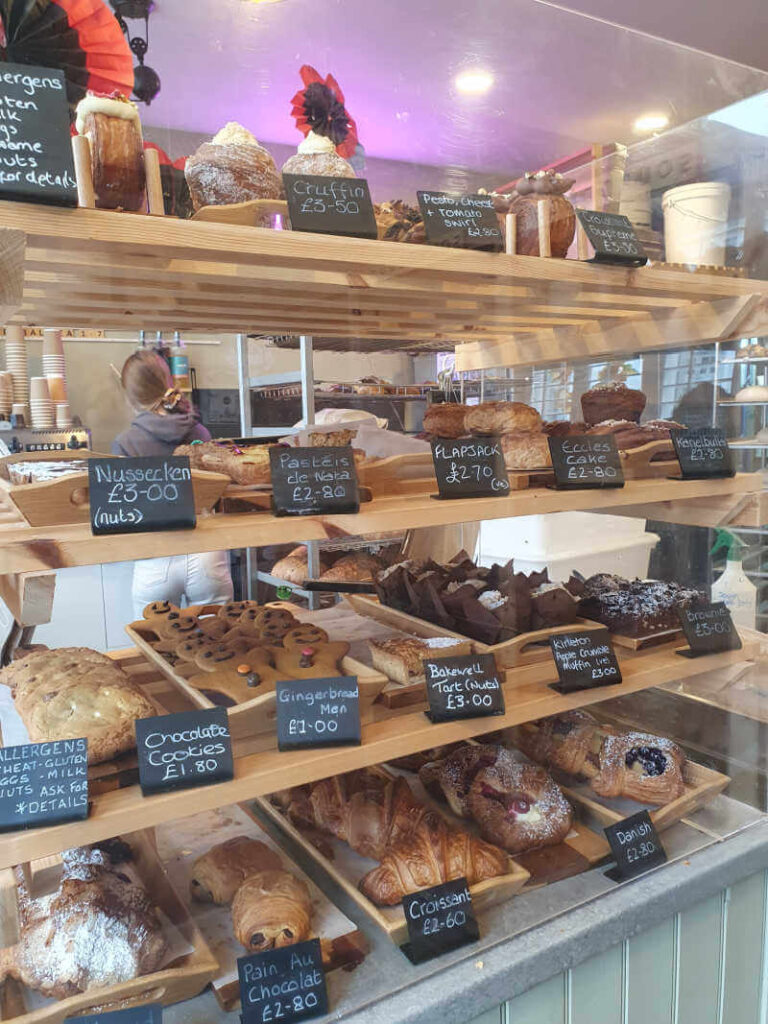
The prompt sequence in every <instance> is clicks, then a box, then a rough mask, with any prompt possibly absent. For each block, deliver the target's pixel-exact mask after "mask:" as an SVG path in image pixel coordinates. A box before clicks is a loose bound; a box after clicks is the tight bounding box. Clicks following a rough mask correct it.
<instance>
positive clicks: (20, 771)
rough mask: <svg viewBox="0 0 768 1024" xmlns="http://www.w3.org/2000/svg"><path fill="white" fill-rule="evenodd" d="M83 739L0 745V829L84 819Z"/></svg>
mask: <svg viewBox="0 0 768 1024" xmlns="http://www.w3.org/2000/svg"><path fill="white" fill-rule="evenodd" d="M87 772H88V741H87V740H86V739H75V740H54V741H53V742H51V743H23V744H21V745H20V746H17V747H0V832H15V831H16V829H22V828H40V827H41V826H43V825H58V824H60V823H61V822H64V821H82V820H83V819H84V818H87V817H88V774H87Z"/></svg>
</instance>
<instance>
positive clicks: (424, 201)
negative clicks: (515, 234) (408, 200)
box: [416, 192, 504, 252]
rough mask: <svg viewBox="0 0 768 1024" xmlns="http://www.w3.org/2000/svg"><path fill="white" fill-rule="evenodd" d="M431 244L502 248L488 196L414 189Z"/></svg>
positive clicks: (466, 247)
mask: <svg viewBox="0 0 768 1024" xmlns="http://www.w3.org/2000/svg"><path fill="white" fill-rule="evenodd" d="M416 196H417V198H418V200H419V207H420V208H421V215H422V217H423V218H424V230H425V233H426V236H427V242H429V244H430V245H448V246H452V247H455V248H458V249H484V250H487V251H488V252H501V250H502V249H503V248H504V238H503V236H502V233H501V229H500V227H499V219H498V217H497V216H496V211H495V209H494V207H493V199H491V197H490V196H480V195H473V196H451V195H448V193H447V192H417V193H416Z"/></svg>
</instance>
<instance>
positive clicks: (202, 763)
mask: <svg viewBox="0 0 768 1024" xmlns="http://www.w3.org/2000/svg"><path fill="white" fill-rule="evenodd" d="M135 726H136V752H137V754H138V757H139V782H140V784H141V790H142V792H143V794H144V796H151V795H152V794H153V793H162V792H163V791H164V790H174V789H188V788H190V787H192V786H208V785H211V784H212V783H214V782H227V781H228V780H229V779H231V778H233V776H234V763H233V761H232V741H231V739H230V736H229V719H228V718H227V712H226V710H225V708H201V709H200V710H199V711H180V712H178V713H177V714H174V715H155V716H154V717H152V718H137V719H136V722H135Z"/></svg>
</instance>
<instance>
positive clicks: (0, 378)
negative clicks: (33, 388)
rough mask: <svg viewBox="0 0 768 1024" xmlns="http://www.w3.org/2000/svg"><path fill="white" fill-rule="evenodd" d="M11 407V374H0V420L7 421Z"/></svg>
mask: <svg viewBox="0 0 768 1024" xmlns="http://www.w3.org/2000/svg"><path fill="white" fill-rule="evenodd" d="M12 406H13V374H12V373H10V372H9V371H8V370H4V371H2V372H0V419H3V420H7V419H8V417H9V416H10V415H11V408H12Z"/></svg>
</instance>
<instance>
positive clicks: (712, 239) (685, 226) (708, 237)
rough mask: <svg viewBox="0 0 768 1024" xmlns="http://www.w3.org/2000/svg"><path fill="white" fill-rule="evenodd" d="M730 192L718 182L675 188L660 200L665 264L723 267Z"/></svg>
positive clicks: (727, 187)
mask: <svg viewBox="0 0 768 1024" xmlns="http://www.w3.org/2000/svg"><path fill="white" fill-rule="evenodd" d="M730 201H731V189H730V186H728V185H726V184H725V183H724V182H721V181H699V182H694V183H693V184H692V185H678V187H677V188H671V189H669V191H668V192H665V193H664V195H663V196H662V197H661V207H662V209H663V211H664V247H665V251H666V259H667V262H668V263H695V264H698V265H702V264H709V265H710V266H722V265H723V263H724V262H725V235H726V230H727V228H728V204H729V203H730Z"/></svg>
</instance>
